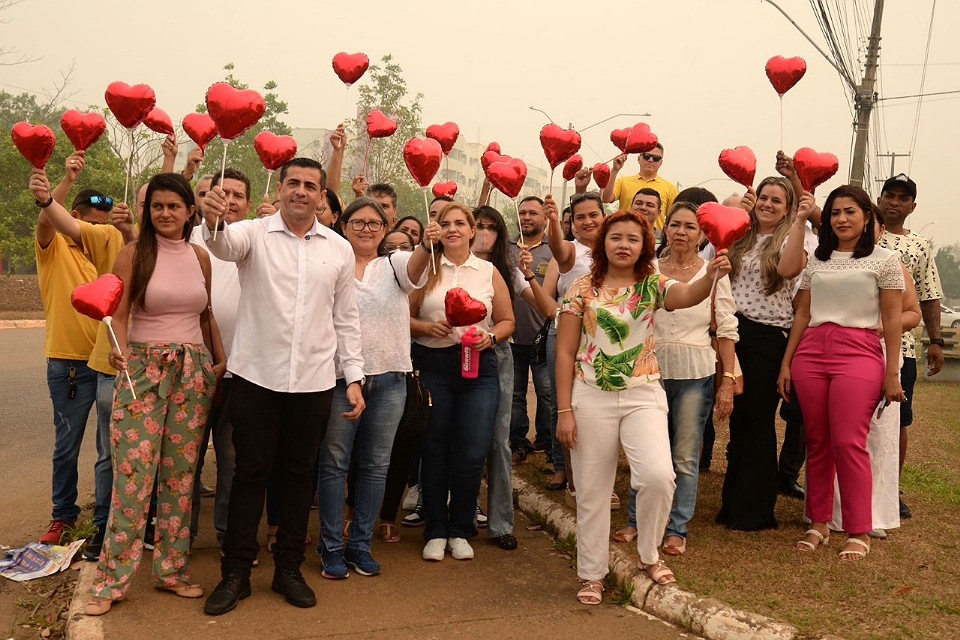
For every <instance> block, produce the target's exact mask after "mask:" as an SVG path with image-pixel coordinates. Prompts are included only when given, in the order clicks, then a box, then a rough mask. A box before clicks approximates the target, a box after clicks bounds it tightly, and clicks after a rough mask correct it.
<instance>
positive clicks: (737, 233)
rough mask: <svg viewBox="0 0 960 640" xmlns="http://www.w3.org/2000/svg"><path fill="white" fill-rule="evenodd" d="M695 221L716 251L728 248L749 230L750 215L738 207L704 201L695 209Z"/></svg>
mask: <svg viewBox="0 0 960 640" xmlns="http://www.w3.org/2000/svg"><path fill="white" fill-rule="evenodd" d="M697 221H698V222H699V223H700V229H701V230H702V231H703V234H704V235H705V236H707V239H708V240H709V241H710V244H712V245H713V246H714V247H716V249H717V251H719V250H720V249H729V248H730V247H732V246H733V245H734V243H735V242H736V241H737V240H739V239H740V238H742V237H743V236H745V235H746V234H747V232H748V231H750V215H749V214H748V213H747V212H746V211H744V210H743V209H741V208H740V207H725V206H723V205H722V204H720V203H717V202H704V203H703V204H702V205H700V208H699V209H697Z"/></svg>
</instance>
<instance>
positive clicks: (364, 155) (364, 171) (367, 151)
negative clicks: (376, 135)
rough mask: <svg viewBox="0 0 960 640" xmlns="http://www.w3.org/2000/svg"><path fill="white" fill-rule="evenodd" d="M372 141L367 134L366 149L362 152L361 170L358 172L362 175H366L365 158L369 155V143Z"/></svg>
mask: <svg viewBox="0 0 960 640" xmlns="http://www.w3.org/2000/svg"><path fill="white" fill-rule="evenodd" d="M372 142H373V138H371V137H370V136H369V135H368V136H367V150H366V151H365V152H364V154H363V170H362V171H360V173H361V174H362V175H364V176H366V175H367V158H369V157H370V145H371V144H372Z"/></svg>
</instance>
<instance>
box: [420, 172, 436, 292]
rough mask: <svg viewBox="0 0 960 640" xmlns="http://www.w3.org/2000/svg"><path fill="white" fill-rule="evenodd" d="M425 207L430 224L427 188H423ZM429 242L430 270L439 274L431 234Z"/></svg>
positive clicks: (428, 238) (433, 273) (428, 237)
mask: <svg viewBox="0 0 960 640" xmlns="http://www.w3.org/2000/svg"><path fill="white" fill-rule="evenodd" d="M423 209H424V211H426V212H427V224H428V225H429V224H430V203H429V202H427V188H426V187H424V188H423ZM427 244H429V245H430V272H431V274H432V275H437V261H436V260H435V259H434V256H433V240H431V239H430V236H427Z"/></svg>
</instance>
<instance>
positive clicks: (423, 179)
mask: <svg viewBox="0 0 960 640" xmlns="http://www.w3.org/2000/svg"><path fill="white" fill-rule="evenodd" d="M442 159H443V150H442V149H441V148H440V143H439V142H437V141H436V140H434V139H432V138H411V139H410V140H407V144H405V145H403V161H404V162H405V163H406V165H407V169H408V170H409V171H410V175H412V176H413V179H414V180H416V182H417V184H419V185H420V186H421V187H426V186H427V185H428V184H430V181H431V180H433V176H435V175H437V171H438V170H439V169H440V161H441V160H442Z"/></svg>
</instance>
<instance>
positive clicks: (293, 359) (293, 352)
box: [203, 213, 363, 393]
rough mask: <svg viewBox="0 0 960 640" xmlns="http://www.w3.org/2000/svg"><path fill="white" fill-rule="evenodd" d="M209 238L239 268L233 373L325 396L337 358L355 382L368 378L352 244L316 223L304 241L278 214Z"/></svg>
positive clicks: (287, 390)
mask: <svg viewBox="0 0 960 640" xmlns="http://www.w3.org/2000/svg"><path fill="white" fill-rule="evenodd" d="M203 239H204V242H206V244H207V246H208V247H209V248H210V251H211V252H212V253H213V255H215V256H216V257H218V258H220V259H221V260H228V261H231V262H236V263H237V269H238V271H239V275H240V305H239V308H238V310H237V326H236V333H235V334H234V338H233V347H232V349H231V350H230V360H229V361H228V363H227V369H228V370H229V371H230V372H231V373H233V374H235V375H238V376H240V377H242V378H245V379H247V380H249V381H250V382H253V383H254V384H257V385H259V386H261V387H264V388H266V389H270V390H272V391H279V392H285V393H308V392H314V391H325V390H327V389H330V388H332V387H333V386H334V384H335V383H336V374H335V368H336V363H335V361H334V358H337V359H338V361H339V364H340V368H341V370H342V371H343V373H344V378H345V380H346V382H347V383H348V384H349V383H351V382H355V381H358V380H360V379H361V378H362V377H363V357H362V355H361V350H360V315H359V313H358V312H357V299H356V282H355V277H354V276H355V270H356V260H355V258H354V255H353V249H352V248H351V246H350V243H349V242H347V241H346V240H344V239H343V238H341V237H340V236H339V235H337V234H336V233H335V232H333V231H331V230H330V229H327V228H325V227H322V226H320V225H319V224H317V223H316V222H314V224H313V227H312V228H311V229H310V230H309V231H308V232H307V234H306V235H305V236H304V237H303V238H299V237H297V236H296V235H295V234H294V233H293V232H291V231H290V230H289V229H288V228H287V225H286V224H285V222H284V220H283V215H282V214H280V213H278V214H274V215H272V216H268V217H266V218H260V219H257V220H243V221H240V222H235V223H234V224H231V225H224V226H223V228H222V229H221V230H220V231H219V232H218V235H217V240H216V241H214V240H213V235H212V233H211V232H210V230H209V229H208V228H207V226H206V224H204V225H203Z"/></svg>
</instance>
